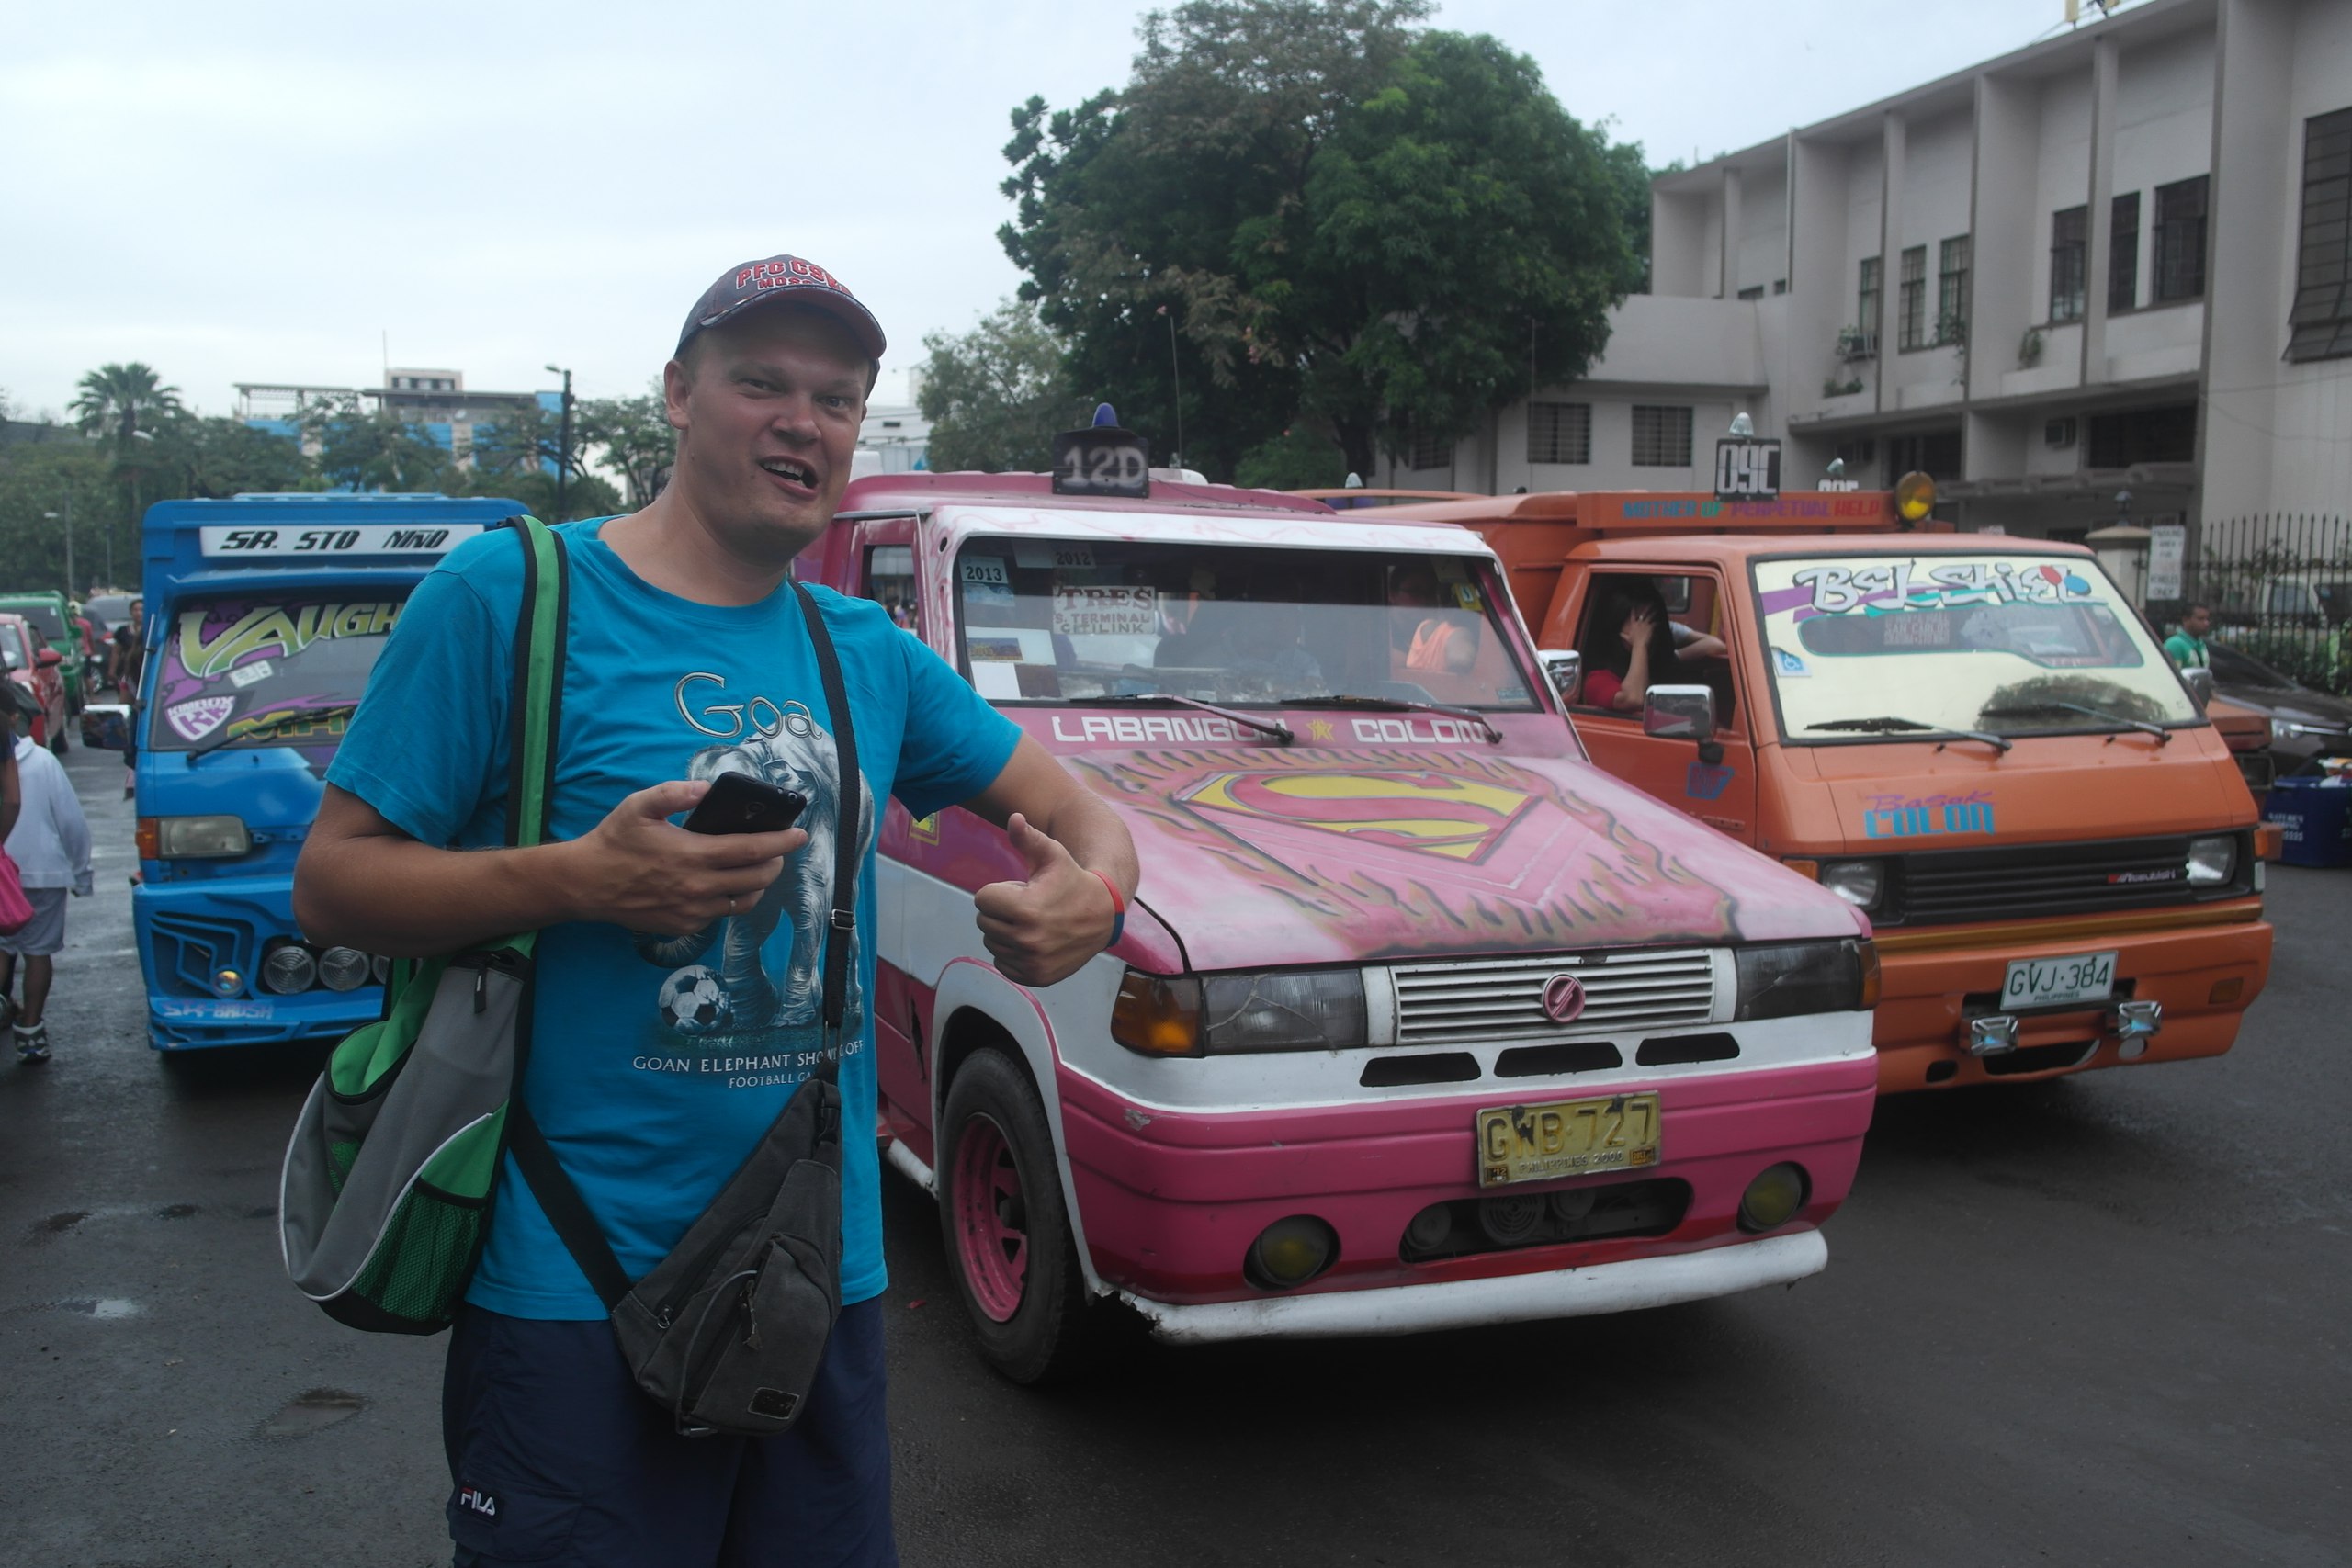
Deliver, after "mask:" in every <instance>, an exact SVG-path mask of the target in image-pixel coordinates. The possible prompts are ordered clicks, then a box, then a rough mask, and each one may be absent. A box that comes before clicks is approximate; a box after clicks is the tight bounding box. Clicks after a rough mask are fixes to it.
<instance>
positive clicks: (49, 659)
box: [33, 648, 65, 670]
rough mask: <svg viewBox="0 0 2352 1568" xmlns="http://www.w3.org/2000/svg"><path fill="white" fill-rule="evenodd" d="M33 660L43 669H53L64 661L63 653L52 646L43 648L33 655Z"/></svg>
mask: <svg viewBox="0 0 2352 1568" xmlns="http://www.w3.org/2000/svg"><path fill="white" fill-rule="evenodd" d="M33 662H34V663H36V664H38V665H40V667H41V668H42V669H44V670H53V669H55V668H56V667H57V666H59V665H61V664H62V663H64V662H65V655H63V654H62V653H60V652H58V651H57V649H53V648H44V649H41V650H40V652H39V653H36V654H34V655H33Z"/></svg>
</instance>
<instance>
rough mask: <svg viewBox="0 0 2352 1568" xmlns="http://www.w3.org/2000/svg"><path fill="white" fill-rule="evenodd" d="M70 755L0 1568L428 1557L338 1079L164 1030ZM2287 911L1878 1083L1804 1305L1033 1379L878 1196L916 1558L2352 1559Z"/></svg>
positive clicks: (2331, 1191) (2312, 915)
mask: <svg viewBox="0 0 2352 1568" xmlns="http://www.w3.org/2000/svg"><path fill="white" fill-rule="evenodd" d="M69 767H70V768H71V771H72V772H73V773H74V779H75V782H76V784H78V786H79V787H80V789H81V791H82V795H83V798H84V800H85V803H86V805H87V806H88V807H89V810H90V814H91V817H92V819H93V826H94V829H95V830H96V841H97V843H98V846H99V850H98V852H99V855H100V856H101V857H102V858H101V859H100V861H99V863H98V864H99V875H98V883H99V895H98V897H96V898H95V899H85V900H76V901H75V902H74V904H73V906H72V908H71V917H70V925H69V931H68V940H69V942H70V946H69V948H68V951H67V953H66V954H65V956H64V958H63V959H62V960H61V964H60V974H59V984H58V995H57V997H56V999H55V1000H54V1002H53V1003H52V1006H51V1036H52V1039H53V1040H54V1041H55V1043H56V1048H57V1059H56V1060H55V1062H54V1063H52V1064H51V1066H48V1067H47V1068H45V1069H35V1070H31V1071H28V1070H25V1069H22V1068H19V1067H18V1066H16V1064H15V1063H14V1061H13V1060H6V1061H0V1455H4V1456H5V1469H0V1563H6V1564H8V1565H11V1568H17V1565H22V1568H49V1565H51V1564H56V1565H75V1568H81V1565H90V1568H96V1565H110V1564H139V1565H141V1568H164V1565H171V1568H183V1565H186V1568H197V1565H203V1568H212V1565H218V1564H235V1565H249V1564H304V1565H308V1564H316V1563H333V1564H365V1565H369V1568H373V1565H377V1564H385V1565H393V1568H409V1565H422V1564H426V1563H433V1562H447V1560H448V1550H447V1544H446V1539H445V1537H444V1535H443V1532H442V1526H441V1521H440V1509H441V1504H442V1501H443V1498H444V1496H445V1495H446V1493H447V1476H446V1472H445V1471H444V1470H443V1468H442V1465H441V1461H440V1457H439V1446H438V1444H439V1438H438V1426H437V1414H436V1400H437V1390H438V1382H439V1367H440V1349H441V1346H440V1342H439V1341H437V1340H432V1341H414V1340H405V1339H397V1338H386V1337H372V1336H367V1335H361V1334H356V1333H352V1332H350V1331H348V1330H345V1329H344V1328H341V1327H339V1326H337V1325H334V1323H332V1322H330V1321H329V1320H328V1319H327V1318H326V1317H325V1316H323V1315H322V1314H320V1313H319V1312H318V1311H317V1310H316V1309H315V1308H313V1307H311V1306H310V1305H309V1304H308V1303H305V1302H303V1301H302V1300H301V1299H300V1297H299V1296H297V1295H296V1294H295V1293H294V1292H293V1291H292V1289H291V1288H290V1287H289V1286H288V1285H287V1283H286V1282H285V1280H284V1277H283V1274H282V1272H281V1270H280V1268H279V1264H278V1258H277V1239H276V1229H275V1226H274V1224H272V1217H273V1209H272V1205H273V1203H274V1201H275V1198H276V1181H275V1178H276V1174H277V1160H278V1156H279V1153H280V1150H281V1148H282V1145H283V1142H284V1138H285V1135H286V1132H287V1129H288V1125H289V1124H290V1122H291V1119H292V1117H293V1115H294V1112H295V1111H296V1109H297V1107H298V1105H299V1103H300V1099H301V1096H302V1094H303V1092H304V1091H305V1089H307V1088H308V1085H309V1081H310V1079H311V1077H312V1076H313V1075H314V1074H315V1072H316V1070H317V1066H318V1062H319V1055H318V1054H317V1053H315V1052H312V1053H303V1054H295V1055H287V1054H277V1055H265V1056H251V1055H247V1056H237V1057H229V1056H215V1057H210V1058H199V1059H195V1060H189V1061H187V1062H185V1063H183V1064H180V1065H179V1066H178V1068H177V1069H176V1070H167V1069H166V1067H165V1066H164V1065H163V1064H162V1063H161V1062H160V1061H159V1060H157V1059H156V1058H155V1057H154V1056H153V1054H152V1053H150V1051H149V1050H148V1048H147V1046H146V1044H145V1042H144V1038H143V1035H142V1033H141V1023H140V1020H141V998H140V987H139V972H138V965H137V962H136V960H135V958H134V957H133V956H132V955H131V953H130V897H129V892H128V887H127V886H126V876H127V874H128V873H129V872H130V869H131V866H132V863H133V862H132V855H131V849H130V813H129V809H128V805H127V803H125V802H123V801H122V800H121V799H120V787H119V783H120V778H121V771H120V769H119V766H118V765H116V762H115V760H114V759H113V758H111V757H94V756H90V755H88V754H86V753H83V752H79V751H77V752H75V753H74V756H73V758H72V759H71V760H70V762H69ZM2271 912H2272V915H2273V918H2274V919H2276V920H2277V921H2278V926H2279V931H2280V944H2279V956H2278V967H2277V970H2276V972H2275V974H2274V976H2273V978H2272V982H2271V987H2270V990H2269V992H2268V994H2267V995H2266V996H2265V997H2264V998H2263V999H2262V1000H2261V1001H2260V1002H2259V1003H2258V1004H2257V1005H2256V1009H2255V1010H2254V1013H2253V1015H2252V1017H2251V1019H2250V1021H2249V1024H2248V1027H2247V1029H2246V1031H2245V1034H2244V1035H2243V1036H2242V1037H2241V1039H2240V1042H2239V1044H2238V1047H2237V1049H2236V1050H2235V1051H2234V1052H2233V1054H2232V1055H2229V1056H2226V1057H2223V1058H2222V1059H2220V1060H2218V1061H2213V1062H2205V1063H2193V1064H2184V1065H2177V1066H2165V1067H2159V1068H2154V1069H2149V1070H2145V1071H2139V1070H2133V1069H2129V1068H2127V1069H2122V1070H2119V1071H2109V1072H2102V1073H2098V1074H2093V1075H2091V1076H2089V1077H2081V1078H2076V1079H2073V1080H2070V1081H2067V1082H2064V1083H2060V1084H2056V1085H2051V1086H2046V1087H2041V1088H2031V1089H2008V1090H2004V1091H1988V1092H1971V1093H1966V1094H1958V1095H1945V1096H1934V1097H1925V1096H1923V1097H1914V1098H1912V1099H1908V1100H1897V1101H1894V1102H1890V1103H1888V1104H1886V1105H1884V1106H1883V1107H1882V1108H1881V1110H1880V1112H1879V1116H1878V1121H1877V1124H1876V1126H1875V1127H1874V1128H1873V1130H1872V1132H1871V1142H1870V1147H1869V1150H1868V1153H1867V1155H1866V1156H1865V1158H1864V1161H1863V1167H1862V1174H1861V1179H1860V1183H1859V1184H1858V1186H1857V1187H1856V1190H1855V1194H1854V1197H1853V1199H1852V1201H1850V1202H1849V1204H1848V1205H1847V1206H1846V1208H1845V1210H1844V1211H1843V1212H1842V1213H1840V1214H1839V1215H1838V1218H1837V1219H1836V1220H1835V1221H1833V1222H1832V1224H1831V1225H1830V1228H1829V1240H1830V1253H1831V1261H1830V1268H1829V1271H1828V1272H1827V1273H1826V1275H1823V1276H1820V1277H1819V1278H1816V1279H1815V1280H1808V1281H1805V1282H1804V1283H1802V1284H1800V1285H1798V1286H1797V1287H1795V1288H1793V1289H1792V1290H1787V1291H1777V1292H1769V1293H1763V1294H1752V1295H1747V1296H1740V1297H1734V1298H1731V1299H1728V1300H1724V1301H1717V1302H1711V1303H1698V1304H1694V1305H1689V1306H1682V1307H1676V1308H1670V1309H1668V1310H1665V1311H1660V1312H1652V1313H1646V1314H1628V1315H1624V1316H1619V1317H1613V1318H1600V1319H1584V1320H1580V1321H1574V1322H1568V1323H1564V1324H1553V1325H1527V1326H1519V1327H1511V1328H1502V1329H1491V1330H1480V1331H1475V1332H1465V1333H1457V1334H1449V1335H1443V1336H1437V1337H1428V1338H1422V1339H1418V1340H1404V1341H1368V1342H1353V1343H1349V1342H1340V1343H1323V1344H1305V1345H1288V1346H1280V1345H1277V1346H1245V1347H1232V1348H1221V1349H1214V1350H1193V1351H1175V1350H1167V1349H1159V1348H1153V1349H1148V1350H1146V1351H1145V1352H1144V1353H1142V1354H1141V1355H1140V1356H1139V1357H1138V1358H1137V1359H1135V1360H1133V1361H1132V1362H1130V1363H1129V1364H1128V1365H1127V1366H1126V1367H1125V1369H1124V1370H1123V1371H1120V1372H1119V1373H1118V1374H1116V1375H1115V1376H1113V1377H1111V1378H1108V1379H1106V1380H1104V1381H1103V1382H1099V1383H1097V1384H1094V1385H1092V1386H1090V1387H1086V1388H1083V1389H1080V1390H1076V1391H1071V1392H1061V1393H1050V1394H1039V1393H1030V1392H1026V1391H1023V1390H1020V1389H1016V1388H1013V1387H1011V1386H1009V1385H1007V1384H1004V1383H1002V1382H999V1381H997V1380H996V1379H995V1378H994V1377H992V1376H991V1375H990V1374H989V1373H988V1372H987V1371H984V1370H983V1369H982V1368H981V1367H980V1366H979V1364H978V1361H977V1360H976V1359H975V1358H974V1356H973V1354H972V1352H971V1350H970V1348H969V1345H968V1343H967V1334H966V1331H965V1328H964V1325H963V1324H962V1322H961V1321H960V1319H959V1318H958V1316H957V1314H956V1307H955V1304H954V1302H953V1299H952V1294H951V1291H950V1288H949V1286H948V1283H947V1280H946V1278H945V1274H944V1265H943V1261H942V1258H941V1254H940V1247H939V1243H938V1239H937V1232H936V1229H935V1225H934V1223H933V1218H932V1213H931V1211H930V1209H929V1207H928V1205H927V1203H926V1201H923V1200H922V1199H921V1198H920V1197H919V1196H918V1195H916V1194H915V1193H914V1192H913V1191H912V1190H911V1189H910V1188H908V1187H907V1186H906V1185H905V1184H903V1183H901V1182H899V1181H898V1180H897V1179H895V1178H886V1187H887V1190H888V1225H889V1231H890V1265H891V1270H892V1274H893V1278H894V1282H893V1286H892V1289H891V1292H890V1295H889V1303H890V1309H889V1311H890V1326H891V1332H892V1345H891V1359H892V1365H891V1376H892V1380H893V1416H894V1420H893V1426H894V1430H895V1434H896V1445H897V1453H898V1466H899V1469H898V1498H897V1502H898V1519H899V1540H900V1544H901V1549H902V1551H903V1553H904V1556H905V1559H906V1561H907V1562H909V1563H910V1564H911V1565H916V1568H923V1565H931V1564H962V1563H990V1564H993V1563H1003V1564H1015V1563H1018V1564H1041V1563H1087V1564H1095V1563H1103V1562H1114V1563H1122V1564H1170V1565H1175V1564H1184V1565H1188V1568H1189V1565H1198V1564H1223V1563H1232V1564H1245V1563H1322V1562H1333V1563H1385V1564H1420V1563H1463V1564H1477V1565H1485V1564H1493V1565H1498V1568H1499V1565H1504V1564H1521V1563H1539V1562H1541V1563H1550V1562H1574V1563H1577V1564H1595V1565H1600V1564H1616V1563H1627V1564H1631V1563H1641V1564H1645V1565H1649V1568H1654V1565H1657V1564H1679V1563H1692V1564H1699V1563H1706V1564H1730V1563H1759V1564H1781V1563H1786V1564H1816V1563H1819V1564H1832V1563H1837V1564H1842V1563H1856V1564H1862V1563H1869V1564H1878V1563H1887V1564H1913V1563H1921V1564H1927V1563H1936V1564H1940V1563H1951V1564H1970V1565H1974V1564H2007V1563H2039V1562H2052V1563H2066V1564H2074V1565H2089V1564H2100V1563H2115V1564H2133V1565H2141V1564H2157V1563H2198V1564H2233V1563H2241V1562H2246V1563H2253V1562H2261V1563H2293V1564H2321V1563H2340V1562H2347V1561H2352V1498H2347V1483H2346V1476H2347V1475H2352V1461H2347V1457H2346V1456H2347V1453H2352V1359H2347V1353H2346V1338H2347V1332H2352V1145H2347V1141H2346V1137H2345V1134H2344V1129H2345V1127H2346V1122H2347V1119H2352V1071H2347V1067H2348V1066H2352V1060H2347V1058H2352V1037H2348V1035H2352V1032H2347V1030H2346V1024H2345V1017H2344V1010H2345V1004H2346V999H2347V996H2348V995H2352V985H2348V984H2347V979H2348V976H2347V964H2346V953H2347V952H2352V948H2347V944H2346V939H2345V932H2346V931H2347V930H2352V873H2335V874H2328V873H2317V872H2298V871H2294V870H2292V869H2283V868H2273V873H2272V881H2271ZM11 1055H13V1054H11ZM778 1560H779V1561H780V1562H783V1561H788V1559H786V1558H783V1557H779V1559H778Z"/></svg>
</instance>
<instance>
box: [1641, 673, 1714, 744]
mask: <svg viewBox="0 0 2352 1568" xmlns="http://www.w3.org/2000/svg"><path fill="white" fill-rule="evenodd" d="M1642 733H1643V734H1645V735H1656V736H1658V737H1660V738H1661V739H1668V740H1702V741H1703V740H1712V739H1714V737H1715V694H1714V692H1713V690H1712V689H1710V688H1708V687H1706V686H1652V687H1651V688H1650V689H1649V692H1648V694H1646V695H1645V696H1644V697H1643V698H1642Z"/></svg>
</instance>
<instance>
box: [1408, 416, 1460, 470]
mask: <svg viewBox="0 0 2352 1568" xmlns="http://www.w3.org/2000/svg"><path fill="white" fill-rule="evenodd" d="M1405 466H1406V467H1407V468H1451V467H1453V442H1451V441H1448V440H1446V439H1445V438H1444V437H1443V436H1439V435H1431V434H1428V433H1426V432H1424V431H1423V430H1422V429H1421V428H1420V427H1419V425H1416V426H1414V427H1413V438H1412V440H1411V441H1409V442H1408V443H1407V444H1406V453H1405Z"/></svg>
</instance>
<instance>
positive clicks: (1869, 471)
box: [1838, 435, 1878, 482]
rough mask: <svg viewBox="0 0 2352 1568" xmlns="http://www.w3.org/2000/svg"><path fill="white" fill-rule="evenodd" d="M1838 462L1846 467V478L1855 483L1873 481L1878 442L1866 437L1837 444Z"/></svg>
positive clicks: (1876, 462) (1876, 472) (1858, 437)
mask: <svg viewBox="0 0 2352 1568" xmlns="http://www.w3.org/2000/svg"><path fill="white" fill-rule="evenodd" d="M1838 461H1839V462H1841V463H1843V464H1845V465H1846V477H1847V478H1848V479H1853V480H1855V481H1857V482H1871V481H1873V480H1874V479H1876V477H1877V474H1878V442H1877V440H1876V439H1875V438H1873V437H1871V436H1868V435H1861V436H1857V437H1855V438H1854V439H1853V440H1851V441H1840V442H1839V443H1838Z"/></svg>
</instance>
